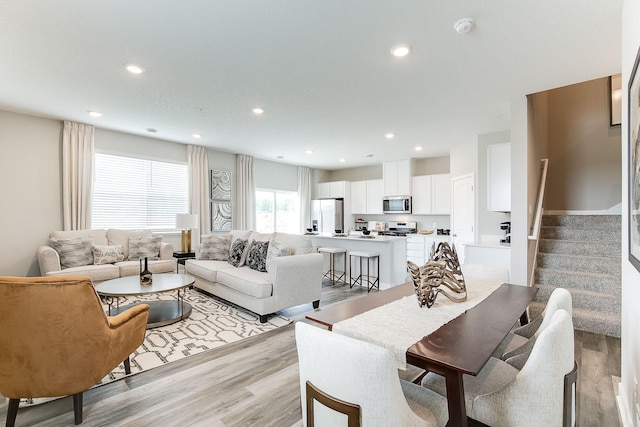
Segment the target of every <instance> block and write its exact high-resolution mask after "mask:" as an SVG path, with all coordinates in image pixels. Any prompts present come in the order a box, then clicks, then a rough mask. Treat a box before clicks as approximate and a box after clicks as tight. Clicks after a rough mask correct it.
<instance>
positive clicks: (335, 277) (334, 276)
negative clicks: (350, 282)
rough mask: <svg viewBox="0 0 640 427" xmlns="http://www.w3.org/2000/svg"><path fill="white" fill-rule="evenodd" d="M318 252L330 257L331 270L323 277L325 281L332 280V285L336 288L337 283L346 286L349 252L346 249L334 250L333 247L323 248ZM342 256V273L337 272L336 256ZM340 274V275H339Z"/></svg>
mask: <svg viewBox="0 0 640 427" xmlns="http://www.w3.org/2000/svg"><path fill="white" fill-rule="evenodd" d="M318 252H319V253H321V254H323V255H324V254H328V255H329V270H327V271H326V272H325V273H324V274H323V275H322V278H323V279H329V280H331V284H332V285H334V286H335V284H336V283H337V282H340V281H341V282H342V283H344V284H346V283H347V282H346V280H347V250H346V249H344V248H332V247H322V248H318ZM340 254H342V261H343V267H342V271H336V269H335V263H336V260H335V257H336V255H340ZM339 273H340V274H339Z"/></svg>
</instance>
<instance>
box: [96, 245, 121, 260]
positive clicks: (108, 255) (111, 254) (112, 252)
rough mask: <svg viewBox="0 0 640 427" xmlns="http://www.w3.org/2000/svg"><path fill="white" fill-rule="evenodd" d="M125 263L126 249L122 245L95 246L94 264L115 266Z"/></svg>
mask: <svg viewBox="0 0 640 427" xmlns="http://www.w3.org/2000/svg"><path fill="white" fill-rule="evenodd" d="M120 261H124V248H123V247H122V245H113V246H98V245H93V264H94V265H101V264H113V263H115V262H120Z"/></svg>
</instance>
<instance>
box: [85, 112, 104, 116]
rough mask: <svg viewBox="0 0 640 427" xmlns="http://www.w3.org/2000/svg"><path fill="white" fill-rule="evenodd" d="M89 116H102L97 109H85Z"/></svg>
mask: <svg viewBox="0 0 640 427" xmlns="http://www.w3.org/2000/svg"><path fill="white" fill-rule="evenodd" d="M87 113H89V115H90V116H91V117H102V113H101V112H99V111H87Z"/></svg>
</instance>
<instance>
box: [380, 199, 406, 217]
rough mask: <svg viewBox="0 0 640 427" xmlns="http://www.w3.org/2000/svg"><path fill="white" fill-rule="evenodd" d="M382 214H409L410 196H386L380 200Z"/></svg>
mask: <svg viewBox="0 0 640 427" xmlns="http://www.w3.org/2000/svg"><path fill="white" fill-rule="evenodd" d="M382 212H384V213H411V196H386V197H384V198H383V199H382Z"/></svg>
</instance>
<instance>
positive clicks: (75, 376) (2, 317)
mask: <svg viewBox="0 0 640 427" xmlns="http://www.w3.org/2000/svg"><path fill="white" fill-rule="evenodd" d="M148 311H149V306H148V305H146V304H143V305H139V306H137V307H134V308H131V309H129V310H127V311H125V312H123V313H121V314H119V315H117V316H114V317H107V316H106V315H105V313H104V311H103V309H102V305H101V303H100V299H99V297H98V295H97V294H96V291H95V289H94V288H93V285H92V283H91V279H89V278H88V277H82V276H75V277H70V276H68V277H47V278H45V277H27V278H19V277H0V349H2V350H1V351H0V393H2V395H3V396H5V397H8V398H9V399H10V400H9V408H8V411H7V426H13V424H14V422H15V418H16V415H17V412H18V403H19V401H20V399H21V398H35V397H56V396H67V395H73V405H74V414H75V423H76V424H80V423H82V393H83V392H84V391H85V390H87V389H89V388H90V387H92V386H94V385H95V384H97V383H98V381H100V380H101V379H102V378H104V376H105V375H107V374H108V373H109V372H111V370H113V368H115V367H116V366H118V364H120V363H122V362H123V361H124V362H125V370H126V371H127V373H129V372H130V369H129V355H130V354H131V353H133V351H134V350H135V349H136V348H138V347H139V346H140V344H142V341H143V340H144V334H145V329H146V325H147V317H148V314H149V313H148Z"/></svg>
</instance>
